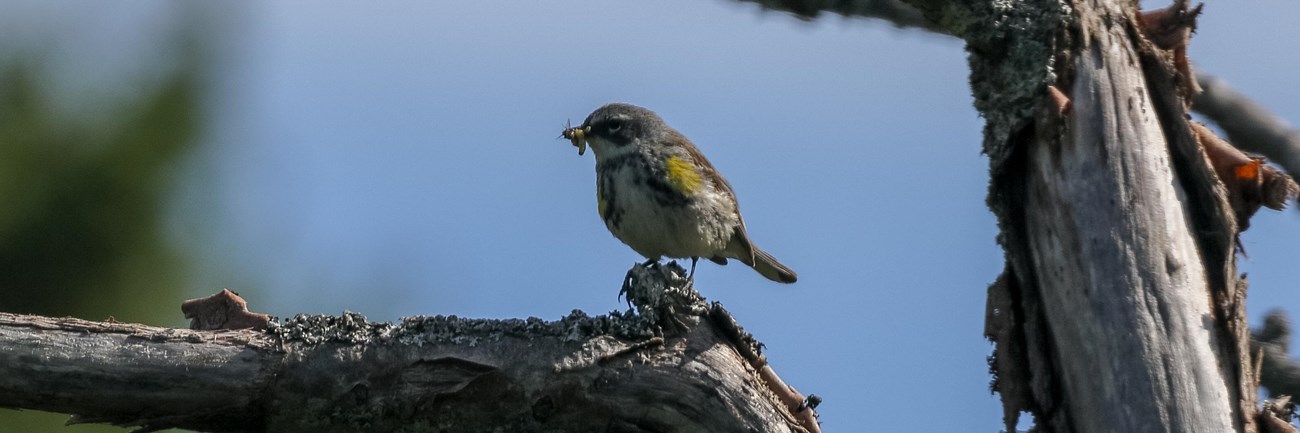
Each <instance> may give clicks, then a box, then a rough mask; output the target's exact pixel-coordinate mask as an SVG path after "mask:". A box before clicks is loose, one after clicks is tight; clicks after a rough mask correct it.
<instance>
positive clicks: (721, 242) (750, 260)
mask: <svg viewBox="0 0 1300 433" xmlns="http://www.w3.org/2000/svg"><path fill="white" fill-rule="evenodd" d="M561 137H563V138H566V139H569V140H570V141H571V142H572V144H573V145H574V146H575V147H577V148H578V155H579V156H581V155H582V154H583V153H584V152H586V150H587V147H588V146H590V147H591V149H592V151H593V152H594V153H595V158H596V210H597V211H598V212H599V214H600V218H601V219H602V220H603V221H604V222H605V227H606V228H608V229H609V231H610V233H612V234H613V235H614V237H616V238H618V240H620V241H622V242H623V243H624V244H627V246H629V247H631V248H632V250H634V251H636V252H637V253H638V254H640V255H642V256H643V257H645V258H646V262H645V265H647V266H648V265H651V264H654V263H658V261H659V260H660V259H661V258H662V257H671V258H679V259H685V258H690V259H691V271H690V274H689V275H688V277H687V278H688V280H689V281H694V276H695V265H696V262H698V261H699V259H700V258H701V257H703V258H706V259H709V260H710V261H713V262H714V263H717V264H720V265H725V264H727V259H734V260H737V261H739V262H741V263H744V264H745V265H748V266H749V267H752V268H754V270H756V271H758V273H759V274H761V275H762V276H764V277H766V278H767V279H769V280H772V281H776V282H780V283H787V284H788V283H793V282H795V281H796V280H798V275H797V274H795V272H794V271H793V270H791V269H790V268H789V267H787V266H785V265H783V264H781V262H779V261H777V259H776V258H774V257H772V255H771V254H768V253H767V252H766V251H763V250H761V249H759V248H758V247H757V246H755V245H754V243H753V242H752V241H751V240H750V238H749V233H748V232H747V231H746V230H745V220H744V219H743V218H742V217H741V215H740V206H739V204H738V203H737V201H736V193H735V191H734V190H733V189H732V188H731V184H730V183H728V182H727V179H726V178H724V177H722V174H721V173H719V172H718V170H717V169H715V168H713V164H711V163H710V162H709V160H708V159H706V158H705V157H704V154H703V153H701V152H700V149H699V148H698V147H696V146H695V144H694V143H692V142H691V140H689V139H687V138H686V136H684V135H682V134H681V133H680V132H678V131H677V130H676V129H673V128H672V127H671V126H668V124H667V123H665V122H664V120H663V119H662V118H660V117H659V115H658V114H655V112H653V111H650V110H648V109H646V108H642V107H638V106H635V105H631V104H625V103H617V102H616V103H610V104H605V105H604V106H601V107H600V108H597V109H596V111H593V112H592V113H591V115H589V116H587V119H586V120H584V121H583V122H582V124H581V125H578V126H572V125H571V124H566V125H565V129H564V132H563V133H562V134H561Z"/></svg>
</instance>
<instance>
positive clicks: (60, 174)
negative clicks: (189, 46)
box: [0, 50, 202, 433]
mask: <svg viewBox="0 0 1300 433" xmlns="http://www.w3.org/2000/svg"><path fill="white" fill-rule="evenodd" d="M177 54H180V55H181V57H187V58H184V59H175V60H174V61H160V62H159V63H160V67H164V68H166V70H168V71H170V72H168V73H167V74H165V75H164V76H163V78H162V79H161V80H158V81H156V82H150V83H145V85H143V86H134V85H133V86H125V85H123V88H132V89H135V88H139V89H144V90H142V91H140V92H138V93H137V94H134V95H131V96H130V97H128V98H124V99H125V100H115V101H111V103H109V104H105V106H109V107H111V110H106V111H104V112H99V113H93V114H80V115H77V116H84V118H74V117H75V116H74V115H70V114H68V113H69V112H73V113H85V110H82V111H77V110H59V109H57V104H56V103H55V102H54V101H55V99H54V96H53V95H52V94H53V93H54V92H52V91H51V89H50V86H51V84H52V83H51V82H50V81H49V80H46V75H45V74H43V70H42V68H44V67H45V66H44V65H42V64H41V63H40V62H39V61H36V60H33V58H31V57H27V58H19V59H12V60H9V61H7V62H4V64H0V311H5V312H17V313H29V314H40V315H47V316H75V317H82V318H86V319H91V320H104V319H108V318H114V319H116V320H120V321H127V322H141V323H149V324H154V325H176V324H178V323H181V322H182V320H181V317H180V302H181V300H182V298H183V297H184V291H183V289H184V284H185V281H186V280H185V277H186V263H185V261H184V259H183V257H184V256H183V255H182V254H181V252H180V251H178V250H177V249H176V248H175V246H173V245H169V244H168V242H167V240H166V239H165V233H164V230H163V229H164V225H163V219H164V210H165V203H166V199H167V196H168V194H169V193H170V192H171V182H172V178H173V176H174V175H176V174H177V173H175V172H176V170H177V164H178V163H179V162H180V160H181V158H182V157H183V156H184V155H186V154H187V153H188V152H190V151H192V150H193V149H194V148H195V147H196V145H197V142H198V141H197V138H198V136H199V132H200V123H201V122H200V120H201V119H200V116H201V113H200V104H199V97H200V93H201V90H202V89H201V86H200V80H199V77H198V71H199V70H200V65H199V61H198V60H199V59H198V57H197V56H194V55H192V54H194V51H193V50H190V51H179V52H178V53H177ZM169 60H170V59H169ZM169 63H170V64H169ZM110 93H111V92H110ZM67 418H68V416H67V415H64V414H51V413H44V412H33V411H21V412H20V411H11V410H0V431H3V432H11V431H12V432H62V433H68V432H71V433H83V432H120V431H123V430H122V429H120V428H116V427H106V426H95V425H79V426H74V427H64V426H63V423H64V421H66V420H67Z"/></svg>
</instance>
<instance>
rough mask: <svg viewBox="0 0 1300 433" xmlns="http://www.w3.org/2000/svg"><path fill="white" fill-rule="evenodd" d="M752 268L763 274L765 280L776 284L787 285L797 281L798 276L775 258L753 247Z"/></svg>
mask: <svg viewBox="0 0 1300 433" xmlns="http://www.w3.org/2000/svg"><path fill="white" fill-rule="evenodd" d="M753 266H754V270H755V271H758V273H760V274H763V276H764V277H767V279H769V280H772V281H776V282H778V283H786V284H789V283H793V282H795V280H798V279H799V276H798V275H796V274H795V273H794V271H792V270H790V268H787V267H785V265H783V264H781V262H778V261H776V258H775V257H772V255H771V254H768V253H767V251H763V250H760V249H758V247H754V265H753Z"/></svg>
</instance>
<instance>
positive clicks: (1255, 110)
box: [1193, 73, 1300, 178]
mask: <svg viewBox="0 0 1300 433" xmlns="http://www.w3.org/2000/svg"><path fill="white" fill-rule="evenodd" d="M1196 79H1197V81H1199V82H1200V83H1201V88H1202V89H1204V92H1202V93H1201V94H1200V95H1199V96H1197V97H1196V98H1195V99H1194V105H1193V108H1195V109H1196V111H1198V112H1200V113H1201V114H1204V115H1205V117H1208V118H1210V119H1211V120H1213V121H1214V123H1216V124H1218V125H1219V127H1220V128H1223V132H1225V133H1227V134H1228V139H1229V140H1230V141H1232V143H1233V144H1234V145H1236V146H1237V147H1239V148H1241V149H1242V150H1245V151H1249V152H1255V153H1259V154H1261V155H1264V156H1265V157H1268V159H1270V160H1272V161H1274V162H1276V163H1277V164H1278V165H1280V166H1282V168H1283V169H1284V170H1286V172H1287V173H1288V174H1290V175H1291V177H1294V178H1300V130H1297V129H1295V128H1294V127H1292V126H1291V125H1290V124H1288V123H1287V122H1286V121H1284V120H1282V119H1281V118H1280V117H1278V116H1277V115H1275V114H1273V113H1272V112H1271V111H1269V110H1268V109H1267V108H1264V107H1263V106H1261V105H1259V104H1258V103H1256V102H1255V101H1253V100H1251V99H1250V98H1249V97H1247V96H1246V95H1243V94H1241V93H1239V92H1237V91H1236V89H1233V88H1232V87H1231V86H1229V85H1228V84H1227V82H1225V81H1224V80H1222V79H1219V78H1215V77H1213V76H1210V75H1207V74H1203V73H1201V74H1197V75H1196Z"/></svg>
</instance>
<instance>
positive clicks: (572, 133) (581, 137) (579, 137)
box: [561, 126, 591, 155]
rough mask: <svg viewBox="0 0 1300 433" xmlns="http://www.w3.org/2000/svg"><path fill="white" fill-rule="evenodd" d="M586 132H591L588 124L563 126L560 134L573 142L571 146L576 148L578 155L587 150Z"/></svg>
mask: <svg viewBox="0 0 1300 433" xmlns="http://www.w3.org/2000/svg"><path fill="white" fill-rule="evenodd" d="M588 133H591V127H590V126H586V127H584V126H575V127H572V128H570V127H566V128H564V133H563V134H561V136H562V137H564V138H567V139H569V142H571V143H573V147H576V148H578V155H582V154H584V153H586V152H587V134H588Z"/></svg>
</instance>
